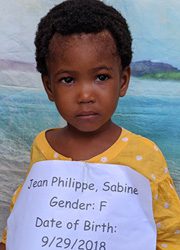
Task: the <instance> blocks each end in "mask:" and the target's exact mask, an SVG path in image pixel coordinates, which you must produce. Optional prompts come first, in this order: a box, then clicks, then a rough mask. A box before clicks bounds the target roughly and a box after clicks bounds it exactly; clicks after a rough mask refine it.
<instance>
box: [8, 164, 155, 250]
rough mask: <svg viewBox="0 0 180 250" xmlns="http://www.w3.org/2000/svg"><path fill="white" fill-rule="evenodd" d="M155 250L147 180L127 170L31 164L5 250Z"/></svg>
mask: <svg viewBox="0 0 180 250" xmlns="http://www.w3.org/2000/svg"><path fill="white" fill-rule="evenodd" d="M42 249H49V250H55V249H56V250H57V249H67V250H70V249H71V250H73V249H74V250H144V249H146V250H155V249H156V227H155V223H154V219H153V211H152V194H151V188H150V184H149V181H148V180H147V179H146V178H145V177H143V176H142V175H140V174H139V173H137V172H136V171H134V170H132V169H131V168H129V167H127V166H119V165H113V164H112V165H110V164H93V163H86V162H76V161H54V160H52V161H42V162H37V163H35V164H34V165H33V167H32V170H31V172H30V173H29V175H28V177H27V179H26V181H25V184H24V186H23V188H22V191H21V193H20V195H19V197H18V199H17V202H16V204H15V207H14V209H13V211H12V213H11V215H10V217H9V219H8V236H7V250H42Z"/></svg>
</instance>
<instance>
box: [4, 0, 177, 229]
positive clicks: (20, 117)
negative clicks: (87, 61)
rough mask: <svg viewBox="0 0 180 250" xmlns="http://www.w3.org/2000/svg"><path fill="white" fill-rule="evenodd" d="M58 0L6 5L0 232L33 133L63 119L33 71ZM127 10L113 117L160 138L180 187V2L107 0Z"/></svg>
mask: <svg viewBox="0 0 180 250" xmlns="http://www.w3.org/2000/svg"><path fill="white" fill-rule="evenodd" d="M59 2H60V1H57V0H56V1H55V0H52V1H48V0H39V1H36V0H31V1H30V0H23V1H22V0H9V1H4V2H3V3H2V4H1V8H0V17H1V22H0V30H1V33H0V41H1V46H0V115H1V119H0V233H1V230H2V228H3V227H4V225H5V221H6V217H7V216H8V206H9V203H10V197H11V196H12V193H13V192H14V191H15V189H16V187H17V185H18V184H19V183H20V182H22V180H23V178H24V176H25V172H26V170H27V167H28V162H29V152H30V145H31V143H32V140H33V138H34V136H35V135H36V134H37V133H38V132H39V131H41V130H42V129H46V128H49V127H57V126H62V125H63V124H64V121H63V120H62V119H61V117H59V116H58V114H57V111H56V109H55V107H54V106H53V104H52V103H50V102H49V101H48V99H47V97H46V95H45V93H44V92H43V91H42V84H41V80H40V76H39V74H38V73H37V72H36V71H35V62H34V45H33V40H34V34H35V30H36V26H37V23H38V22H39V19H40V17H42V16H43V15H44V14H46V12H47V11H48V9H49V8H51V7H53V6H54V5H55V4H57V3H59ZM105 2H106V3H109V4H112V5H113V6H114V7H116V8H117V9H119V10H121V12H122V14H123V15H124V16H125V17H126V18H127V21H128V23H129V27H130V30H131V31H132V34H133V38H134V43H133V50H134V57H133V63H132V78H131V84H130V88H129V91H128V94H127V96H126V97H124V98H123V99H121V101H120V102H119V105H118V107H117V110H116V113H115V114H114V117H113V119H114V120H115V121H116V122H117V123H118V124H120V125H121V126H123V127H126V128H127V129H130V130H132V131H133V132H136V133H139V134H142V135H144V136H146V137H149V138H150V139H152V140H154V141H155V142H156V143H157V144H158V146H159V147H160V148H161V150H162V151H163V153H164V155H165V157H166V159H167V161H168V164H169V169H170V172H171V175H172V177H173V179H174V181H175V184H176V187H177V190H178V192H179V193H180V154H179V151H180V125H179V124H180V109H179V107H180V71H179V69H180V60H179V52H180V43H179V40H180V33H179V25H180V15H179V9H180V2H179V1H178V0H172V1H171V2H170V1H166V2H165V1H164V0H159V1H154V0H146V1H142V0H136V1H132V0H126V1H124V0H118V1H116V0H114V1H113V0H111V1H105Z"/></svg>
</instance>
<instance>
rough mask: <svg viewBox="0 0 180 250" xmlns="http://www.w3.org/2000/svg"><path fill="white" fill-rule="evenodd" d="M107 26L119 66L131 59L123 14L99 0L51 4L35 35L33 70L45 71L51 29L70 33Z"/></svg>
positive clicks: (74, 0)
mask: <svg viewBox="0 0 180 250" xmlns="http://www.w3.org/2000/svg"><path fill="white" fill-rule="evenodd" d="M103 30H108V31H109V32H110V33H111V35H112V37H113V38H114V41H115V43H116V46H117V52H118V55H119V56H120V58H121V64H122V68H123V69H124V68H125V67H126V66H129V65H130V63H131V59H132V48H131V45H132V37H131V33H130V31H129V28H128V25H127V23H126V20H125V18H124V17H123V16H122V15H121V14H120V13H119V12H118V11H117V10H116V9H114V8H113V7H111V6H108V5H106V4H104V3H103V2H101V1H99V0H67V1H64V2H62V3H61V4H59V5H57V6H55V7H54V8H52V9H51V10H50V11H49V12H48V13H47V15H46V16H44V17H43V18H42V19H41V20H40V23H39V25H38V29H37V32H36V37H35V46H36V63H37V66H36V68H37V70H38V71H39V72H40V73H41V74H42V75H46V74H47V73H48V69H47V65H46V58H47V55H48V48H49V43H50V40H51V39H52V37H53V35H54V34H55V33H59V34H61V35H64V36H66V35H71V34H80V33H87V34H88V33H98V32H101V31H103Z"/></svg>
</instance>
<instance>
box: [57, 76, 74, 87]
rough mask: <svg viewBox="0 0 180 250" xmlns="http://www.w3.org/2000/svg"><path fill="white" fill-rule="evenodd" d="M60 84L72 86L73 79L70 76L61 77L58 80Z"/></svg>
mask: <svg viewBox="0 0 180 250" xmlns="http://www.w3.org/2000/svg"><path fill="white" fill-rule="evenodd" d="M60 82H62V83H65V84H67V85H68V84H73V83H74V79H73V78H72V77H70V76H67V77H63V78H61V79H60Z"/></svg>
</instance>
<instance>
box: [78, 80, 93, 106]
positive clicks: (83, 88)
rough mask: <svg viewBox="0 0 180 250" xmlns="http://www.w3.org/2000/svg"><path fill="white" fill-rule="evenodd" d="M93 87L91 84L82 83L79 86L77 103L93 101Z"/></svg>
mask: <svg viewBox="0 0 180 250" xmlns="http://www.w3.org/2000/svg"><path fill="white" fill-rule="evenodd" d="M94 102H95V89H94V86H93V84H89V83H84V84H82V85H80V86H79V93H78V103H94Z"/></svg>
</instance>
